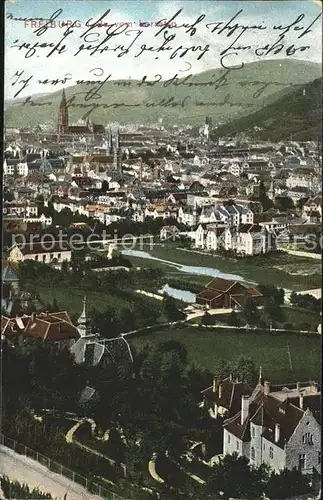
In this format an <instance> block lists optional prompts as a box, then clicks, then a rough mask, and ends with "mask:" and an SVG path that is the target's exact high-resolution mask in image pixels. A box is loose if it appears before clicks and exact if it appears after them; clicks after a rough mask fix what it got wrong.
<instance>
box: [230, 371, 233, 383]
mask: <svg viewBox="0 0 323 500" xmlns="http://www.w3.org/2000/svg"><path fill="white" fill-rule="evenodd" d="M232 380H233V375H232V373H230V382H232Z"/></svg>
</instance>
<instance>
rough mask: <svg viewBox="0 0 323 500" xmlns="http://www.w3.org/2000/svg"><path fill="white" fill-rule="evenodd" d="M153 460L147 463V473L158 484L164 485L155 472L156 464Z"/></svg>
mask: <svg viewBox="0 0 323 500" xmlns="http://www.w3.org/2000/svg"><path fill="white" fill-rule="evenodd" d="M155 460H156V459H155V458H153V459H152V460H149V463H148V471H149V474H150V475H151V477H152V478H153V479H154V480H155V481H157V482H158V483H160V484H164V483H165V481H164V480H163V478H161V477H160V476H159V475H158V474H157V472H156V463H155Z"/></svg>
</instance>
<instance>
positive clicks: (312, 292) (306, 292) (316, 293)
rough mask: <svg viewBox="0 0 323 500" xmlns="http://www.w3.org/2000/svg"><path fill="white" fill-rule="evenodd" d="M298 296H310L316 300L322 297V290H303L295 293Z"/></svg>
mask: <svg viewBox="0 0 323 500" xmlns="http://www.w3.org/2000/svg"><path fill="white" fill-rule="evenodd" d="M297 294H300V295H312V297H315V298H316V299H320V298H321V297H322V288H313V289H312V290H303V291H302V292H297Z"/></svg>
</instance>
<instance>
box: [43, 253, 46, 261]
mask: <svg viewBox="0 0 323 500" xmlns="http://www.w3.org/2000/svg"><path fill="white" fill-rule="evenodd" d="M45 260H46V254H45V255H43V262H45Z"/></svg>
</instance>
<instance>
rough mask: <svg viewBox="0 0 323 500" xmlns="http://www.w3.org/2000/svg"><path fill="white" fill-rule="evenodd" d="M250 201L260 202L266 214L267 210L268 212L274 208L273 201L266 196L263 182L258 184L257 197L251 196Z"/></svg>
mask: <svg viewBox="0 0 323 500" xmlns="http://www.w3.org/2000/svg"><path fill="white" fill-rule="evenodd" d="M250 200H251V201H258V202H260V203H261V205H262V208H263V211H264V212H266V211H267V210H269V209H270V208H272V207H273V206H274V203H273V201H272V200H271V199H270V198H269V197H268V195H267V188H266V187H265V184H264V181H263V180H261V181H260V183H259V193H258V196H253V197H252V198H251V199H250Z"/></svg>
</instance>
